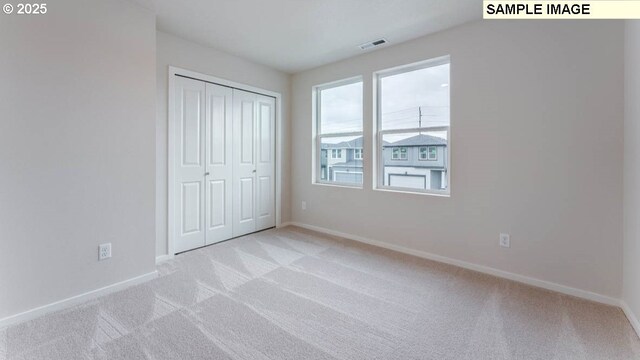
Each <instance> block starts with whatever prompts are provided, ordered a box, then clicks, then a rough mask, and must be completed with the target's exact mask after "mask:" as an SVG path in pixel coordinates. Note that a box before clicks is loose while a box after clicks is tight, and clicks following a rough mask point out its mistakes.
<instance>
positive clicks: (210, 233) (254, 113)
mask: <svg viewBox="0 0 640 360" xmlns="http://www.w3.org/2000/svg"><path fill="white" fill-rule="evenodd" d="M174 84H175V91H174V101H175V106H174V110H175V114H174V117H173V119H174V121H175V122H176V123H175V132H174V136H175V139H174V144H175V146H174V151H175V153H174V156H173V159H174V161H175V165H174V169H175V171H174V174H175V179H174V181H173V184H174V186H173V189H169V191H174V196H173V199H175V200H174V211H173V214H174V215H175V216H174V219H170V221H174V223H173V225H174V226H173V229H174V232H175V233H174V245H173V251H174V253H178V252H181V251H186V250H190V249H194V248H197V247H201V246H204V245H209V244H213V243H216V242H219V241H223V240H227V239H230V238H232V237H236V236H241V235H245V234H248V233H252V232H255V231H259V230H263V229H267V228H270V227H273V226H275V99H274V98H273V97H269V96H265V95H260V94H256V93H252V92H247V91H242V90H238V89H234V88H231V87H226V86H222V85H217V84H213V83H208V82H205V81H200V80H195V79H191V78H186V77H182V76H179V75H176V77H175V81H174Z"/></svg>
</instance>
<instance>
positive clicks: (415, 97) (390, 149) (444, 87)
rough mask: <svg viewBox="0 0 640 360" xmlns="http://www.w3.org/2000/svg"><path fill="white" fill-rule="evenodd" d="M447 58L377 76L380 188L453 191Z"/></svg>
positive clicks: (439, 191) (378, 174)
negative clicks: (451, 184)
mask: <svg viewBox="0 0 640 360" xmlns="http://www.w3.org/2000/svg"><path fill="white" fill-rule="evenodd" d="M449 69H450V67H449V62H448V60H437V61H432V62H430V64H426V65H424V66H418V67H417V66H413V65H412V66H409V67H407V68H406V69H400V70H398V69H393V70H390V71H388V72H384V71H383V72H381V73H379V75H378V90H377V91H378V97H377V98H378V101H379V104H378V107H379V111H378V136H377V137H376V139H378V141H381V142H382V143H381V144H377V145H376V146H377V149H378V151H380V153H379V157H378V158H379V159H380V160H379V163H378V164H377V168H376V169H377V172H378V173H377V176H378V179H379V180H378V187H382V188H385V187H388V188H393V189H396V188H397V189H409V190H415V191H420V192H438V193H448V192H449V178H448V175H449V156H448V154H449V151H450V149H449V128H450V118H449V112H450V109H449V107H450V103H449Z"/></svg>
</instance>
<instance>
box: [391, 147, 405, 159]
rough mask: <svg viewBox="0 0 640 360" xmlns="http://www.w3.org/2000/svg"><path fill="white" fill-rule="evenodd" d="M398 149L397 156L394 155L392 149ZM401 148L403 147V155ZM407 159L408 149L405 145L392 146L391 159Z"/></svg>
mask: <svg viewBox="0 0 640 360" xmlns="http://www.w3.org/2000/svg"><path fill="white" fill-rule="evenodd" d="M396 149H398V157H395V156H394V155H395V154H394V150H396ZM402 149H404V157H402V154H403V152H402ZM408 159H409V149H407V147H406V146H392V149H391V160H397V161H404V160H408Z"/></svg>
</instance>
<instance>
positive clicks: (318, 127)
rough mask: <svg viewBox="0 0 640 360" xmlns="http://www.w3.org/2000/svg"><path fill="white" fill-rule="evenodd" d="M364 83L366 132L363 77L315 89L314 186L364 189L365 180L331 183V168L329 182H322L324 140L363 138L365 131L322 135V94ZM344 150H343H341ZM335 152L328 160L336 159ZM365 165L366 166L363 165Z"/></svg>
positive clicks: (319, 86) (315, 87)
mask: <svg viewBox="0 0 640 360" xmlns="http://www.w3.org/2000/svg"><path fill="white" fill-rule="evenodd" d="M359 82H360V83H362V87H363V89H362V90H363V94H362V104H360V105H361V106H362V117H363V119H362V120H363V124H362V125H363V126H362V127H363V130H364V97H365V94H364V81H363V78H362V76H356V77H352V78H348V79H344V80H338V81H334V82H331V83H327V84H323V85H317V86H314V87H313V96H314V106H315V109H313V114H314V117H315V121H314V127H313V128H314V136H315V154H316V156H314V159H313V162H314V165H313V166H314V168H315V175H314V176H312V178H313V184H319V185H329V186H338V187H350V188H354V189H362V188H363V185H364V178H363V184H354V183H341V182H336V181H330V180H328V179H329V168H328V167H327V169H326V171H327V174H326V175H327V180H322V178H321V175H322V171H321V167H322V158H321V156H322V139H325V138H336V137H354V136H356V137H363V136H364V132H363V131H352V132H343V133H331V134H322V122H321V119H322V118H321V116H320V115H321V114H320V112H321V108H322V106H321V93H322V91H323V90H327V89H331V88H335V87H340V86H345V85H351V84H355V83H359ZM340 150H342V149H340ZM332 156H333V152H332V153H331V157H330V156H329V155H328V153H327V159H328V158H331V159H336V158H333V157H332ZM363 165H364V164H363Z"/></svg>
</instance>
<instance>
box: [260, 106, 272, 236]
mask: <svg viewBox="0 0 640 360" xmlns="http://www.w3.org/2000/svg"><path fill="white" fill-rule="evenodd" d="M275 102H276V101H275V99H274V98H272V97H268V96H261V95H259V96H258V97H257V102H256V104H257V108H258V111H257V120H256V127H257V129H258V135H257V147H258V149H259V154H258V156H257V159H258V161H257V163H256V170H257V171H256V172H257V179H258V180H257V181H258V186H257V194H256V201H257V203H258V204H257V208H258V213H257V216H256V222H257V223H256V230H262V229H267V228H270V227H273V226H275V225H276V216H275V175H276V173H275V137H276V128H275V115H276V111H275Z"/></svg>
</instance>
